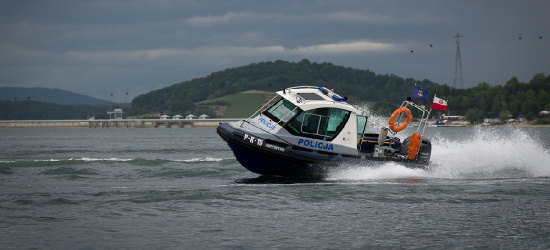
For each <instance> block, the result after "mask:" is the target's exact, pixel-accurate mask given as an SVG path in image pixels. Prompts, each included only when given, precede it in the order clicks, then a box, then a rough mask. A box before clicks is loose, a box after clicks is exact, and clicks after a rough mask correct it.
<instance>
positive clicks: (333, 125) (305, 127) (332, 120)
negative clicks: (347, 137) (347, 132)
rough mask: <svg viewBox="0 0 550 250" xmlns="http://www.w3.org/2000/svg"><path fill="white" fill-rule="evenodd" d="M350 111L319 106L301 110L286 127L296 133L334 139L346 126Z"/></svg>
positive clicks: (310, 136) (315, 137) (322, 138)
mask: <svg viewBox="0 0 550 250" xmlns="http://www.w3.org/2000/svg"><path fill="white" fill-rule="evenodd" d="M350 113H351V112H350V111H347V110H344V109H339V108H318V109H312V110H308V111H304V112H301V113H300V114H298V115H297V116H296V117H295V118H294V119H292V120H291V121H290V122H289V123H287V125H286V126H285V128H286V129H287V130H288V131H289V132H290V133H291V134H294V135H298V136H304V137H309V138H314V139H320V140H329V141H330V140H332V139H334V137H336V136H337V135H338V134H339V133H340V131H342V129H343V128H344V126H345V124H346V122H347V120H348V118H349V115H350Z"/></svg>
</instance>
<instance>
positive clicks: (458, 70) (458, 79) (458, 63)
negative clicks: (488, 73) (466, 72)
mask: <svg viewBox="0 0 550 250" xmlns="http://www.w3.org/2000/svg"><path fill="white" fill-rule="evenodd" d="M461 37H463V36H462V35H460V33H456V36H454V38H456V59H455V79H454V80H453V88H455V89H456V88H457V87H459V88H461V89H463V88H464V80H463V79H462V59H461V58H460V38H461ZM457 85H458V86H457Z"/></svg>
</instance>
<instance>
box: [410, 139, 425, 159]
mask: <svg viewBox="0 0 550 250" xmlns="http://www.w3.org/2000/svg"><path fill="white" fill-rule="evenodd" d="M421 142H422V136H421V135H420V134H419V133H414V134H412V136H411V141H410V142H409V150H408V153H409V156H408V158H409V160H413V159H414V158H416V155H417V154H418V150H419V149H420V143H421Z"/></svg>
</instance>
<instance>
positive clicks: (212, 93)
mask: <svg viewBox="0 0 550 250" xmlns="http://www.w3.org/2000/svg"><path fill="white" fill-rule="evenodd" d="M415 84H417V85H418V86H420V87H421V88H423V89H425V90H427V91H428V92H429V93H430V95H429V98H428V100H429V101H427V102H426V101H418V102H420V103H422V104H426V105H427V106H429V105H430V102H431V100H432V99H433V96H434V95H437V96H438V97H440V98H443V99H445V100H448V104H449V107H448V108H449V112H448V114H450V115H466V116H467V118H468V120H470V121H472V122H479V121H482V120H483V118H484V117H493V118H501V119H508V118H515V117H518V116H523V117H526V118H527V119H529V120H530V119H533V118H536V117H537V116H538V114H539V112H540V111H542V110H550V76H545V75H544V73H539V74H536V75H535V76H533V78H532V79H531V80H530V81H529V82H528V83H520V82H518V80H517V78H515V77H512V78H511V79H510V80H509V81H508V82H507V83H505V84H504V83H492V84H493V85H497V86H490V85H489V84H488V83H479V84H478V85H477V86H476V87H473V88H468V89H453V88H451V87H449V86H447V85H439V84H436V83H433V82H431V81H429V80H422V81H419V80H415V79H403V78H401V77H399V76H396V75H393V74H392V75H377V74H375V73H374V72H372V71H370V70H360V69H353V68H347V67H342V66H336V65H333V64H331V63H311V62H309V61H308V60H306V59H304V60H302V61H300V62H298V63H293V62H286V61H275V62H261V63H253V64H250V65H247V66H243V67H238V68H231V69H226V70H224V71H220V72H215V73H212V74H210V75H209V76H206V77H202V78H197V79H193V80H190V81H186V82H182V83H178V84H174V85H172V86H169V87H166V88H163V89H158V90H155V91H152V92H149V93H147V94H144V95H140V96H138V97H136V98H134V100H133V101H132V109H131V115H139V114H146V113H149V112H150V111H160V110H171V111H172V112H179V113H194V111H196V110H197V107H196V104H195V103H196V102H199V101H204V100H209V99H212V98H217V97H221V96H225V95H229V94H235V93H238V92H241V91H246V90H252V89H254V90H264V91H277V90H281V89H283V88H286V87H291V86H303V85H314V86H324V87H328V88H331V89H334V90H335V91H336V92H337V93H339V94H342V95H347V96H348V97H349V100H350V102H351V103H359V102H374V104H373V105H371V107H372V108H373V109H374V111H375V112H377V113H380V114H383V115H389V113H388V112H391V111H393V109H392V106H393V107H395V106H394V105H399V104H401V102H402V101H403V100H404V99H405V98H406V97H407V96H410V93H411V91H412V89H413V86H414V85H415ZM503 84H504V85H503Z"/></svg>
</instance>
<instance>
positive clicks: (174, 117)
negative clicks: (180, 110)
mask: <svg viewBox="0 0 550 250" xmlns="http://www.w3.org/2000/svg"><path fill="white" fill-rule="evenodd" d="M182 117H183V116H181V115H175V116H172V119H174V120H179V119H181V118H182Z"/></svg>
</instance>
